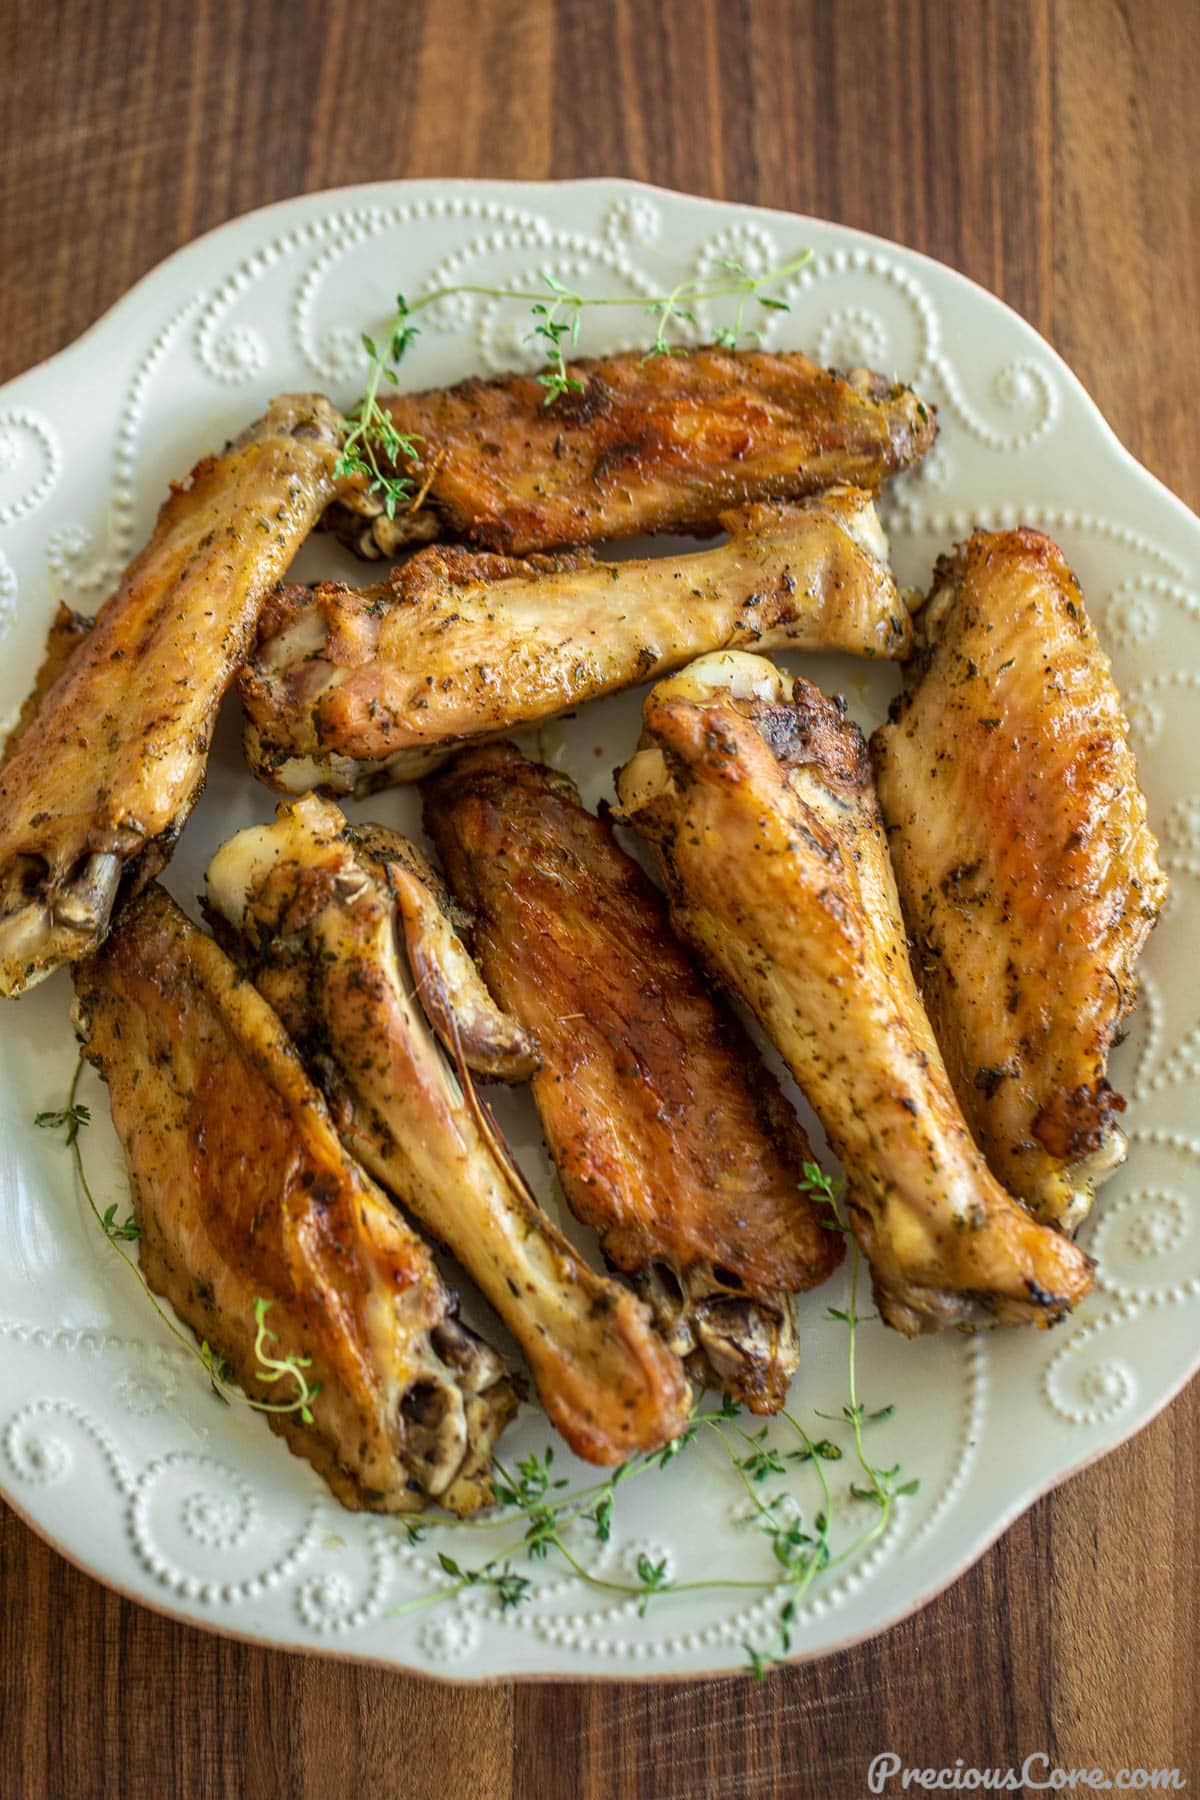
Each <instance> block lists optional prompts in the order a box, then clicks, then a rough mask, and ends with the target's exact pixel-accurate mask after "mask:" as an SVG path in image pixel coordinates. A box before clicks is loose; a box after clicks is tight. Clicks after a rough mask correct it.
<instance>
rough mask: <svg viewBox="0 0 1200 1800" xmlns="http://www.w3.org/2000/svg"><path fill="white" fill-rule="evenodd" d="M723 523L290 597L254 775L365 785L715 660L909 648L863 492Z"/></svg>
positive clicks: (248, 692) (279, 610) (259, 689)
mask: <svg viewBox="0 0 1200 1800" xmlns="http://www.w3.org/2000/svg"><path fill="white" fill-rule="evenodd" d="M722 523H723V524H724V525H725V526H726V528H727V529H728V531H729V533H730V536H729V539H728V541H727V542H726V543H724V544H722V545H721V546H720V547H719V548H717V549H711V550H704V551H700V552H698V553H697V554H694V555H690V556H683V557H679V558H665V557H659V558H645V559H642V560H639V561H634V562H624V563H609V562H599V561H596V560H594V559H593V558H592V556H591V555H590V554H589V553H587V552H583V553H579V554H572V555H569V556H563V557H555V558H538V559H535V560H533V561H524V562H518V561H513V560H510V559H506V558H504V557H498V556H491V555H483V554H480V553H478V552H474V551H470V550H462V549H441V548H440V547H439V548H431V549H428V550H423V551H420V552H419V553H418V554H417V555H416V556H414V557H413V558H412V559H411V560H410V561H409V562H408V563H406V564H405V565H404V566H403V568H400V569H397V570H395V571H394V572H393V573H392V575H391V576H390V578H389V580H388V581H386V582H384V583H383V584H382V585H381V586H379V587H373V588H366V589H364V590H362V591H360V592H355V591H354V590H353V589H351V588H347V587H344V586H342V585H341V584H339V583H336V582H326V583H325V584H323V585H322V586H320V587H317V588H312V589H309V588H297V587H289V588H284V589H283V590H282V591H281V592H280V593H279V594H278V595H276V596H275V598H274V599H273V600H272V601H271V603H270V604H269V605H268V607H267V609H266V612H265V613H264V616H263V619H262V622H261V625H260V629H259V637H258V647H257V650H256V652H255V654H254V657H253V658H252V660H251V662H250V664H249V665H248V667H247V668H246V670H245V671H244V672H243V674H242V677H241V680H240V684H239V686H240V692H241V696H242V700H243V703H244V705H245V708H246V718H247V725H246V754H247V758H248V760H249V762H250V766H251V768H252V769H253V770H254V772H255V773H256V774H257V775H259V776H260V777H261V778H262V779H263V780H264V781H266V782H268V783H269V784H270V785H271V786H272V787H276V788H283V789H284V790H285V791H287V792H292V793H294V792H303V791H304V790H305V789H307V788H309V787H312V786H315V785H323V786H325V787H328V788H331V789H333V790H334V791H336V792H340V793H351V792H361V791H362V790H363V789H365V788H370V787H377V786H380V785H382V784H384V783H386V782H393V781H405V780H413V779H414V778H415V777H416V776H418V775H421V774H425V773H426V772H428V770H430V769H431V768H433V767H436V765H437V764H438V763H439V762H442V761H444V760H445V758H446V757H447V756H448V755H449V753H450V751H451V750H452V749H453V748H454V747H455V745H457V744H460V743H462V742H464V741H465V740H467V739H470V738H481V737H483V738H486V737H489V736H490V737H495V736H497V735H499V734H503V733H504V732H506V731H511V730H513V729H515V728H516V727H518V726H521V725H529V724H535V723H537V722H538V721H540V720H543V719H548V718H552V717H554V716H555V715H556V714H558V713H561V712H565V711H567V710H568V709H569V708H571V707H573V706H577V705H579V704H580V702H581V701H584V700H592V699H596V698H598V697H599V696H600V695H602V694H610V693H613V692H615V691H616V690H617V689H619V688H624V687H629V686H631V685H632V684H633V683H635V682H639V681H646V680H649V679H651V678H652V677H654V676H656V675H661V674H662V673H664V672H665V671H666V670H669V669H676V668H679V667H681V666H682V665H683V664H684V663H686V662H688V661H690V660H691V659H692V658H693V657H695V656H697V655H699V654H701V653H702V652H704V651H707V650H716V649H721V648H725V647H728V646H736V645H752V646H758V647H760V648H761V647H773V648H782V647H784V646H785V645H786V646H787V647H789V648H791V649H794V650H847V651H851V652H854V653H857V654H858V655H860V656H887V657H896V656H902V655H903V654H904V653H905V651H906V650H907V648H908V645H909V641H910V625H909V617H908V611H907V609H906V607H905V606H904V603H903V601H902V600H901V598H900V595H899V593H898V592H897V589H896V584H895V582H894V581H893V579H892V575H891V571H890V570H889V568H888V565H887V541H886V539H885V538H884V535H883V532H882V529H881V527H880V525H879V520H878V517H877V515H876V512H875V507H874V505H873V503H872V501H871V499H870V497H869V496H868V495H866V494H864V493H861V492H859V491H858V490H857V489H852V488H839V489H835V490H834V491H832V492H830V493H825V494H820V495H818V496H816V497H815V498H814V499H811V500H807V501H802V502H800V503H799V504H797V505H789V506H782V505H760V506H751V507H745V508H743V509H742V510H741V511H739V512H736V513H728V514H725V515H724V516H723V518H722Z"/></svg>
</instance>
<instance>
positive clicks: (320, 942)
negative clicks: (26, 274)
mask: <svg viewBox="0 0 1200 1800" xmlns="http://www.w3.org/2000/svg"><path fill="white" fill-rule="evenodd" d="M208 894H209V902H210V906H211V908H212V909H213V910H214V911H215V912H216V913H217V914H218V915H219V916H220V917H221V918H223V919H224V920H226V921H227V922H228V923H229V924H231V925H232V926H234V927H235V928H236V930H237V931H238V932H239V933H240V934H241V936H242V939H243V942H244V944H245V946H246V948H247V951H248V954H249V959H250V960H249V966H250V968H251V969H252V971H253V975H254V979H255V981H256V982H257V984H258V986H259V988H260V989H261V991H262V993H263V994H264V995H265V996H266V997H267V999H269V1000H270V1002H271V1003H272V1005H273V1006H274V1007H275V1008H276V1009H277V1011H278V1012H279V1013H280V1015H281V1017H282V1018H283V1020H284V1022H285V1024H286V1025H287V1027H288V1029H289V1030H290V1032H291V1033H292V1035H293V1037H294V1038H295V1040H296V1042H297V1043H298V1045H299V1046H300V1049H301V1053H302V1054H303V1055H304V1056H306V1057H307V1058H308V1059H309V1063H310V1066H311V1068H312V1070H313V1072H314V1074H315V1075H316V1077H317V1079H318V1080H319V1081H320V1083H321V1084H322V1086H323V1087H324V1089H325V1092H326V1094H327V1096H328V1099H329V1103H330V1106H331V1108H332V1111H333V1116H334V1119H335V1121H336V1123H337V1126H338V1129H339V1131H340V1132H341V1134H342V1137H343V1139H344V1140H345V1142H346V1144H347V1145H348V1147H349V1148H350V1149H351V1150H352V1151H353V1152H354V1154H355V1155H356V1156H358V1157H359V1158H361V1160H362V1162H363V1163H364V1164H365V1165H366V1167H367V1168H368V1169H370V1171H371V1172H372V1174H373V1175H375V1176H376V1178H377V1179H378V1180H380V1181H381V1182H383V1183H384V1184H385V1186H387V1187H388V1188H390V1190H391V1191H392V1193H394V1194H395V1195H396V1196H397V1198H398V1199H399V1200H400V1201H402V1202H403V1204H404V1205H405V1206H406V1207H407V1208H408V1209H409V1210H410V1211H411V1212H412V1213H413V1214H414V1216H415V1217H416V1218H417V1219H419V1220H420V1221H421V1223H422V1224H423V1225H425V1226H427V1227H428V1228H429V1230H431V1231H432V1232H434V1233H435V1234H436V1235H437V1237H438V1238H440V1239H441V1241H442V1242H443V1243H444V1244H445V1245H446V1246H447V1247H448V1248H449V1249H450V1250H451V1251H453V1253H454V1254H455V1255H456V1256H457V1257H458V1259H459V1261H460V1262H461V1263H462V1265H463V1267H464V1268H465V1269H466V1270H467V1271H468V1273H469V1274H470V1275H471V1276H472V1277H473V1278H474V1280H475V1281H476V1283H477V1284H478V1286H479V1287H480V1289H481V1290H482V1292H483V1293H484V1294H485V1295H486V1297H487V1298H488V1299H489V1300H490V1301H491V1303H492V1305H493V1306H494V1307H495V1308H496V1311H497V1312H498V1313H499V1314H500V1316H501V1317H502V1318H503V1320H504V1322H505V1324H506V1325H507V1326H508V1328H509V1330H510V1331H511V1332H512V1334H513V1336H514V1337H515V1338H516V1340H517V1342H518V1344H520V1346H521V1348H522V1350H523V1351H524V1352H525V1355H526V1357H527V1359H528V1362H529V1366H530V1369H531V1370H532V1372H533V1376H534V1379H535V1381H536V1382H537V1385H538V1392H539V1394H540V1396H541V1400H542V1404H543V1405H544V1407H545V1409H546V1412H547V1415H548V1416H549V1418H550V1420H551V1421H552V1423H553V1424H554V1425H555V1426H557V1428H558V1430H559V1431H561V1432H562V1434H563V1436H564V1437H565V1438H566V1439H567V1441H568V1443H569V1444H570V1445H571V1448H572V1449H573V1450H575V1451H576V1452H577V1453H578V1454H579V1455H581V1456H584V1457H586V1458H587V1459H588V1460H589V1461H590V1462H596V1463H618V1462H623V1461H624V1460H625V1458H626V1457H628V1456H629V1455H631V1454H632V1453H633V1452H634V1451H636V1450H647V1449H652V1448H655V1447H657V1446H659V1445H661V1444H663V1443H665V1442H666V1441H667V1440H668V1439H669V1438H672V1437H674V1436H675V1435H676V1434H677V1433H678V1432H679V1430H680V1429H681V1428H682V1426H683V1424H684V1420H685V1417H686V1406H687V1393H686V1382H685V1380H684V1375H683V1369H682V1366H681V1364H680V1362H679V1360H678V1358H677V1357H676V1356H675V1355H673V1354H672V1352H671V1351H670V1350H669V1349H668V1348H667V1347H666V1345H665V1344H664V1343H663V1342H662V1341H661V1340H660V1339H659V1338H658V1336H657V1335H656V1333H655V1332H654V1330H653V1327H652V1325H651V1322H650V1317H649V1314H648V1313H647V1312H646V1309H645V1308H644V1307H643V1306H642V1305H641V1303H640V1302H639V1301H638V1300H636V1299H635V1298H634V1296H633V1295H632V1294H630V1293H629V1292H628V1291H627V1290H626V1289H624V1288H623V1287H621V1286H620V1285H619V1284H618V1283H616V1282H614V1281H610V1280H606V1279H604V1278H603V1277H601V1276H598V1275H595V1274H594V1273H593V1272H592V1271H591V1270H590V1269H589V1268H588V1267H587V1265H586V1263H585V1262H584V1261H583V1260H582V1258H581V1257H579V1256H578V1255H577V1253H576V1252H575V1251H574V1250H573V1249H572V1247H571V1245H570V1244H569V1243H568V1242H567V1241H566V1239H565V1238H564V1237H563V1236H562V1235H561V1233H560V1232H558V1231H557V1230H556V1229H555V1228H554V1226H553V1225H551V1223H550V1221H549V1220H548V1219H547V1218H546V1217H545V1215H544V1214H543V1213H542V1211H541V1209H540V1208H539V1207H538V1206H537V1204H536V1203H535V1201H534V1200H533V1197H532V1195H531V1194H530V1192H529V1190H528V1188H527V1187H526V1185H525V1182H524V1181H523V1180H522V1178H521V1176H520V1174H519V1172H518V1171H517V1169H516V1168H515V1166H514V1164H513V1162H512V1159H511V1158H510V1157H509V1156H508V1154H507V1153H506V1151H505V1149H504V1146H503V1144H502V1143H501V1142H500V1141H499V1139H498V1137H497V1134H496V1131H495V1128H494V1126H493V1124H492V1121H491V1119H490V1117H489V1115H488V1113H487V1112H486V1111H485V1109H484V1108H483V1107H482V1106H481V1105H480V1103H479V1101H478V1099H477V1097H476V1095H475V1092H474V1089H473V1086H472V1083H471V1079H470V1075H469V1072H468V1068H467V1064H468V1063H473V1064H475V1065H476V1066H479V1065H482V1066H483V1068H485V1069H486V1070H488V1071H489V1072H492V1073H497V1072H499V1073H503V1074H507V1075H510V1076H521V1075H528V1074H529V1072H530V1070H531V1068H532V1067H533V1064H534V1061H535V1058H534V1056H533V1054H532V1051H531V1047H530V1044H529V1041H528V1040H527V1039H526V1038H525V1037H524V1036H523V1035H522V1034H521V1033H520V1032H519V1030H518V1029H516V1028H515V1027H514V1026H513V1024H512V1023H511V1021H509V1020H506V1019H504V1018H503V1017H502V1015H500V1014H499V1013H498V1012H497V1011H496V1008H495V1007H494V1005H493V1004H492V1002H491V1000H490V998H489V997H488V995H487V992H486V990H485V989H484V988H483V985H482V983H481V981H480V979H479V976H478V973H477V972H476V970H475V967H474V964H473V963H471V961H470V958H469V957H468V956H467V955H466V953H465V951H464V950H463V948H462V946H461V944H460V943H459V942H458V940H457V937H456V936H455V934H454V932H453V930H452V928H451V927H450V925H449V922H448V920H447V917H446V914H445V912H444V911H443V909H442V908H441V907H440V906H439V904H438V896H437V891H436V885H435V878H434V877H433V874H432V871H431V870H430V869H429V868H428V865H427V864H425V863H424V859H423V858H421V857H420V855H419V853H418V852H416V851H415V850H414V849H413V846H412V845H410V844H407V843H406V842H405V840H404V839H403V838H397V837H395V836H394V835H393V834H392V833H390V832H386V831H382V830H381V829H380V828H378V827H372V828H368V829H367V831H366V832H364V833H362V834H359V833H357V832H355V831H353V830H352V829H351V828H350V827H348V826H347V823H346V820H345V819H344V817H343V816H342V814H341V813H340V812H339V811H338V809H337V807H336V806H334V805H332V804H331V803H330V802H328V801H325V800H320V799H318V798H317V796H316V795H308V796H306V797H305V798H303V799H301V800H297V801H295V802H294V803H292V804H290V805H281V806H280V809H279V815H278V817H277V819H276V821H275V823H274V824H273V825H267V826H260V827H254V828H251V829H250V830H248V831H242V832H239V833H238V835H237V836H236V837H233V838H231V839H230V840H229V842H228V843H227V844H225V845H223V846H222V848H221V849H220V850H219V851H218V852H217V854H216V856H215V857H214V858H213V861H212V863H211V865H210V867H209V871H208ZM398 928H399V930H398ZM430 1020H431V1021H433V1023H434V1024H435V1025H436V1026H437V1028H438V1030H439V1031H440V1032H441V1033H442V1034H443V1036H444V1037H446V1038H447V1039H448V1040H449V1041H450V1043H451V1045H452V1046H453V1051H454V1060H455V1062H456V1064H457V1074H456V1071H455V1069H454V1068H453V1067H451V1065H450V1064H449V1063H448V1062H447V1059H446V1057H445V1056H444V1055H443V1054H442V1052H441V1050H440V1049H439V1047H438V1045H437V1042H436V1041H435V1039H434V1036H433V1032H432V1030H431V1029H430V1023H429V1022H428V1021H430Z"/></svg>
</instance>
